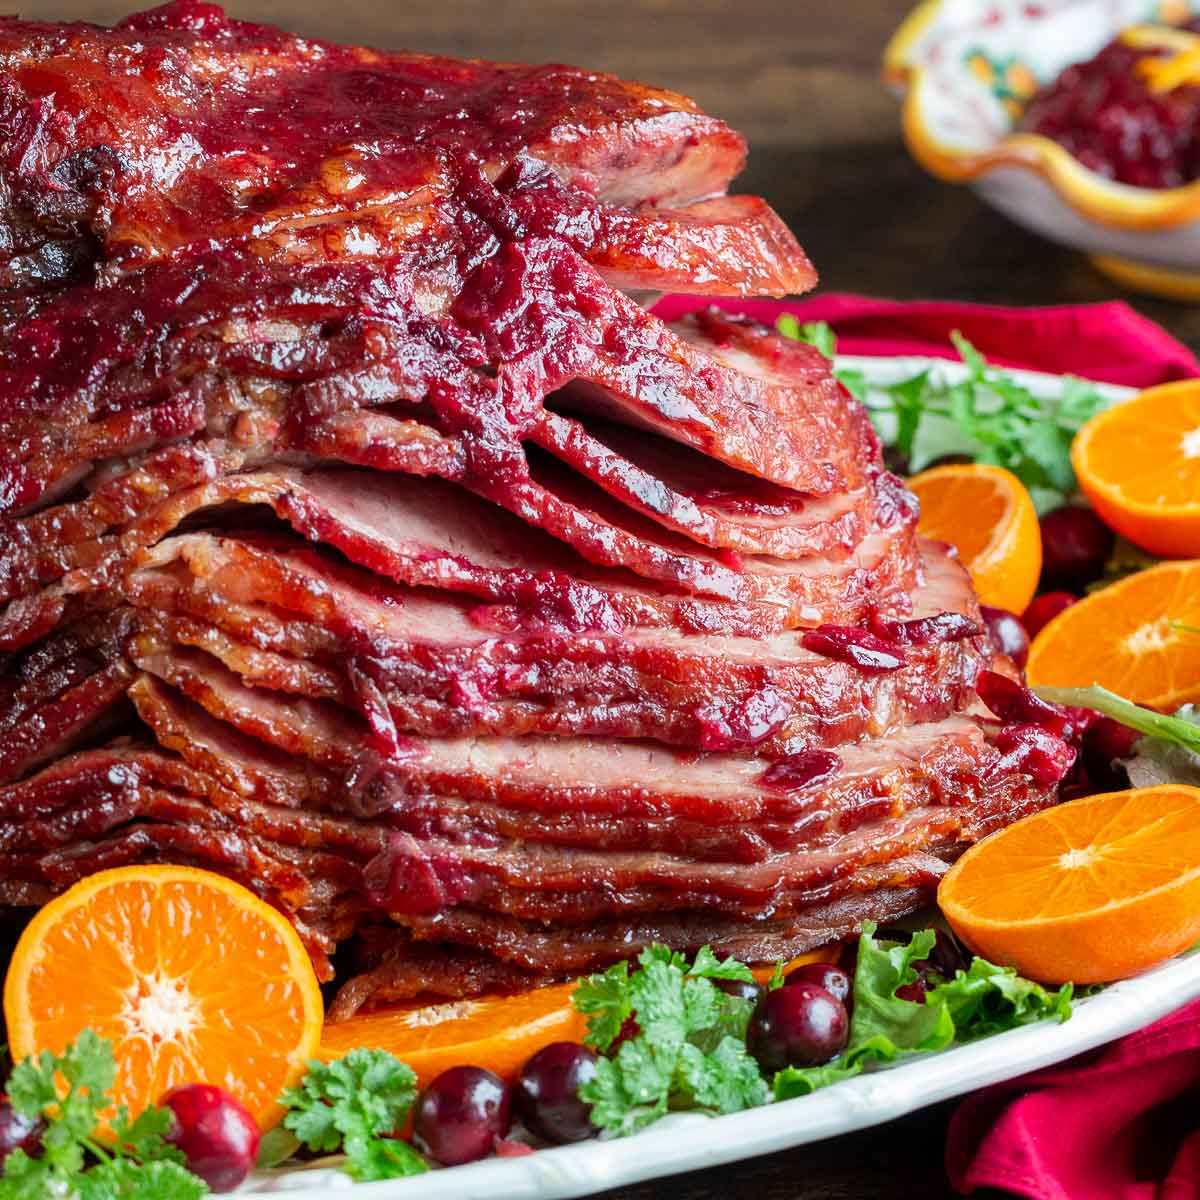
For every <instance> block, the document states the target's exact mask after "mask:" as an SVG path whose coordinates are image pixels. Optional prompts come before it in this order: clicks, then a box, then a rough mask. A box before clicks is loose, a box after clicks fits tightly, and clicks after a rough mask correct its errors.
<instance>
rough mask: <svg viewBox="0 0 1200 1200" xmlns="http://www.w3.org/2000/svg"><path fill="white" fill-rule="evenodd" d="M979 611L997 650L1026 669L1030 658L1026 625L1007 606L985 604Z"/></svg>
mask: <svg viewBox="0 0 1200 1200" xmlns="http://www.w3.org/2000/svg"><path fill="white" fill-rule="evenodd" d="M979 611H980V614H981V615H982V616H983V623H984V624H985V625H986V626H987V631H988V636H989V637H990V638H991V639H992V645H993V646H995V647H996V651H997V652H998V653H999V654H1004V655H1007V657H1009V658H1011V659H1012V660H1013V662H1014V663H1016V665H1017V667H1018V668H1020V669H1021V670H1024V668H1025V663H1026V662H1027V661H1028V659H1029V635H1028V634H1027V633H1026V632H1025V626H1024V625H1022V624H1021V622H1020V621H1019V620H1018V619H1017V617H1016V616H1014V615H1013V614H1012V613H1010V612H1009V611H1008V609H1007V608H992V606H991V605H989V604H984V605H981V606H980V609H979Z"/></svg>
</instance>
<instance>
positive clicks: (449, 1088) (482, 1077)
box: [413, 1067, 512, 1167]
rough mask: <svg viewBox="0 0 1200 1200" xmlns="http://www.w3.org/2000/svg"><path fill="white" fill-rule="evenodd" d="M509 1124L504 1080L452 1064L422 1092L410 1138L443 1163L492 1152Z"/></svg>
mask: <svg viewBox="0 0 1200 1200" xmlns="http://www.w3.org/2000/svg"><path fill="white" fill-rule="evenodd" d="M511 1124H512V1093H511V1092H510V1090H509V1087H508V1084H506V1083H505V1082H504V1080H503V1079H501V1078H500V1077H499V1076H498V1075H493V1074H492V1072H491V1071H485V1070H484V1069H483V1068H482V1067H451V1068H450V1069H449V1070H448V1071H443V1072H442V1073H441V1074H440V1075H439V1076H438V1077H437V1078H436V1079H435V1080H434V1081H433V1082H432V1083H431V1084H430V1085H429V1086H428V1087H427V1088H426V1089H425V1090H424V1091H423V1092H422V1093H421V1098H420V1099H419V1100H418V1101H417V1111H416V1115H415V1116H414V1117H413V1142H414V1144H415V1145H416V1146H417V1148H418V1149H419V1150H420V1151H421V1152H422V1153H424V1154H427V1155H428V1156H429V1157H430V1158H432V1159H435V1160H436V1161H437V1162H440V1163H441V1164H442V1165H443V1166H446V1167H456V1166H458V1165H459V1164H460V1163H468V1162H475V1160H476V1159H480V1158H486V1157H487V1156H488V1155H489V1154H491V1152H492V1148H493V1146H494V1145H495V1141H496V1139H497V1138H502V1137H504V1136H505V1135H506V1134H507V1133H508V1129H509V1126H510V1125H511Z"/></svg>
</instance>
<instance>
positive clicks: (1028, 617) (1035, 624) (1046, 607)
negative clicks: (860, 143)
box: [1021, 592, 1079, 638]
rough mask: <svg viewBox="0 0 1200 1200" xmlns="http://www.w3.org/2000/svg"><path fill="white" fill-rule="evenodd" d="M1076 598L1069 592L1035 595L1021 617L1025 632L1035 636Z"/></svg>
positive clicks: (1074, 601) (1076, 600) (1075, 601)
mask: <svg viewBox="0 0 1200 1200" xmlns="http://www.w3.org/2000/svg"><path fill="white" fill-rule="evenodd" d="M1078 600H1079V597H1078V596H1075V595H1072V593H1070V592H1043V593H1042V594H1041V595H1040V596H1035V597H1034V598H1033V600H1031V601H1030V603H1029V607H1028V608H1027V609H1026V610H1025V615H1024V616H1023V617H1022V618H1021V624H1022V625H1024V626H1025V632H1026V633H1027V634H1029V636H1030V637H1031V638H1035V637H1037V635H1038V634H1039V633H1041V632H1042V630H1043V629H1045V627H1046V626H1047V625H1049V624H1050V622H1051V621H1053V620H1054V618H1055V617H1057V616H1058V614H1059V613H1060V612H1063V611H1064V610H1065V609H1068V608H1070V607H1071V605H1072V604H1075V603H1077V602H1078Z"/></svg>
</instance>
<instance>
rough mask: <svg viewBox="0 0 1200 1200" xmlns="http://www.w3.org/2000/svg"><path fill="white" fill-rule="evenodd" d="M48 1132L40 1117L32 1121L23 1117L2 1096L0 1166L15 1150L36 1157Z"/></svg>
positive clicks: (5, 1097)
mask: <svg viewBox="0 0 1200 1200" xmlns="http://www.w3.org/2000/svg"><path fill="white" fill-rule="evenodd" d="M45 1130H46V1122H45V1121H43V1120H42V1119H41V1118H40V1117H35V1118H34V1119H33V1120H32V1121H31V1120H30V1119H29V1118H28V1117H23V1116H21V1114H20V1113H18V1112H16V1111H15V1110H14V1109H13V1106H12V1105H11V1104H10V1103H9V1102H8V1097H7V1096H0V1166H3V1163H4V1160H5V1159H6V1158H7V1157H8V1156H9V1155H10V1154H11V1153H12V1152H13V1151H14V1150H24V1151H25V1153H26V1154H28V1155H30V1156H36V1155H37V1154H38V1152H39V1151H40V1150H41V1148H42V1134H43V1133H44V1132H45Z"/></svg>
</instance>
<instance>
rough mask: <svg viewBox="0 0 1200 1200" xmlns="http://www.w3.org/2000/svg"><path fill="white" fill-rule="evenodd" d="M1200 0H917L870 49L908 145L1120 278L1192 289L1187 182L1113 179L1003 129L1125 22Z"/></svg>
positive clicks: (1198, 200) (1179, 291)
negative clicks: (891, 91)
mask: <svg viewBox="0 0 1200 1200" xmlns="http://www.w3.org/2000/svg"><path fill="white" fill-rule="evenodd" d="M1196 13H1200V0H1036V2H1034V0H924V3H922V4H920V5H918V7H917V8H916V9H915V10H914V11H913V12H912V13H911V14H910V15H909V17H908V18H907V20H906V21H905V22H904V23H903V24H902V25H901V26H900V28H899V29H898V30H897V31H896V34H895V36H894V37H893V38H892V40H891V42H890V43H889V44H888V47H887V50H886V52H885V54H884V62H883V69H884V77H885V79H886V80H887V81H888V82H889V83H890V84H891V85H892V86H893V87H894V88H895V89H896V90H897V91H898V92H900V93H901V94H902V95H903V97H904V117H903V122H904V136H905V140H906V141H907V143H908V146H909V149H910V150H911V152H912V154H913V156H914V157H915V158H916V159H917V161H918V162H920V163H921V165H922V166H923V167H925V168H926V170H928V171H930V172H931V173H932V174H934V175H936V176H938V177H939V178H941V179H945V180H949V181H952V182H955V183H966V184H968V185H970V186H971V187H972V188H973V189H974V190H975V191H976V192H978V193H979V195H980V196H982V197H983V199H984V200H986V201H987V202H988V203H989V204H991V205H992V206H993V207H995V208H997V209H999V210H1000V211H1001V212H1003V213H1005V214H1006V215H1007V216H1008V217H1010V218H1011V219H1012V220H1013V221H1015V222H1017V224H1019V225H1023V226H1025V227H1026V228H1027V229H1031V230H1033V231H1035V232H1036V233H1040V234H1042V235H1043V236H1044V237H1047V238H1049V239H1050V240H1052V241H1056V242H1061V243H1062V244H1064V245H1067V246H1072V247H1074V248H1076V249H1078V250H1082V251H1083V252H1084V253H1086V254H1088V255H1090V256H1091V257H1092V259H1093V261H1094V262H1095V263H1096V265H1097V266H1099V267H1100V268H1101V269H1102V270H1104V271H1106V272H1107V273H1108V274H1110V275H1112V276H1114V277H1116V278H1118V279H1119V280H1120V281H1121V282H1122V283H1124V284H1126V285H1128V286H1131V287H1134V288H1138V289H1140V290H1144V291H1152V292H1155V293H1156V294H1159V295H1166V296H1170V297H1172V298H1174V299H1182V300H1189V301H1200V181H1197V182H1194V183H1190V184H1188V185H1186V186H1184V187H1177V188H1164V189H1151V188H1140V187H1131V186H1129V185H1128V184H1123V183H1115V182H1113V181H1112V180H1110V179H1105V178H1104V177H1103V176H1101V175H1098V174H1096V173H1095V172H1094V171H1091V170H1089V169H1088V168H1087V167H1085V166H1084V165H1083V164H1082V163H1081V162H1079V161H1078V160H1077V159H1076V158H1074V157H1073V156H1072V155H1071V154H1070V153H1068V152H1067V151H1066V150H1065V149H1063V148H1062V147H1061V146H1059V145H1058V144H1057V143H1055V142H1053V141H1051V140H1050V139H1048V138H1045V137H1041V136H1040V135H1037V134H1030V133H1019V132H1014V126H1015V123H1016V121H1017V120H1018V119H1019V117H1020V113H1021V111H1022V109H1023V107H1024V105H1025V103H1026V102H1027V101H1028V100H1029V98H1030V97H1031V96H1032V95H1033V93H1034V92H1035V91H1036V90H1037V88H1038V87H1039V86H1041V85H1042V84H1045V83H1049V82H1050V81H1051V80H1053V79H1054V78H1055V77H1056V76H1057V75H1058V74H1059V72H1061V71H1062V70H1063V68H1064V67H1067V66H1069V65H1070V64H1072V63H1075V62H1081V61H1083V60H1085V59H1088V58H1091V57H1092V56H1093V55H1094V54H1096V52H1097V51H1099V50H1100V49H1101V47H1103V46H1104V45H1105V44H1107V43H1108V42H1109V41H1111V40H1112V39H1113V38H1114V37H1115V36H1116V35H1117V34H1118V33H1119V32H1121V31H1122V30H1123V29H1126V28H1127V27H1129V26H1131V25H1139V24H1152V23H1156V22H1160V23H1161V22H1178V21H1182V20H1184V19H1186V18H1187V17H1188V16H1190V15H1194V14H1196Z"/></svg>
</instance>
